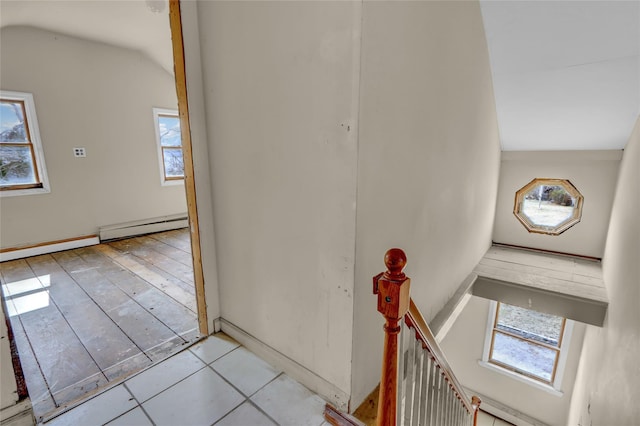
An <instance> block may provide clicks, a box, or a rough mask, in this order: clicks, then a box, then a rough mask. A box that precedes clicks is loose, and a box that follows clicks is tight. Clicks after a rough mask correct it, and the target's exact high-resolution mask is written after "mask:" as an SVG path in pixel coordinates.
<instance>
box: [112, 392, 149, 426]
mask: <svg viewBox="0 0 640 426" xmlns="http://www.w3.org/2000/svg"><path fill="white" fill-rule="evenodd" d="M122 386H123V387H124V388H125V389H126V390H127V392H129V394H130V395H131V396H132V397H133V400H134V401H135V402H136V403H137V404H138V406H137V407H139V408H140V409H141V410H142V412H143V413H144V415H145V416H147V418H148V419H149V421H150V422H151V424H152V425H154V426H155V424H156V423H155V422H154V421H153V419H152V418H151V416H150V415H149V413H147V410H146V409H145V408H144V407H143V406H142V403H141V402H140V401H138V398H136V396H135V395H134V394H133V392H131V389H129V386H127V382H126V381H124V382H122ZM135 409H136V407H133V408H132V409H131V410H129V411H133V410H135ZM129 411H127V413H128V412H129ZM123 415H124V414H123ZM116 418H117V417H116ZM113 420H115V419H113ZM113 420H110V421H113Z"/></svg>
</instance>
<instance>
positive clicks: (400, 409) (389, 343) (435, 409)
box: [373, 248, 480, 426]
mask: <svg viewBox="0 0 640 426" xmlns="http://www.w3.org/2000/svg"><path fill="white" fill-rule="evenodd" d="M406 263H407V257H406V255H405V254H404V252H403V251H402V250H400V249H397V248H394V249H391V250H389V251H387V253H386V254H385V265H386V266H387V271H386V272H383V273H380V274H378V275H376V276H375V277H373V293H374V294H376V295H378V311H379V312H380V313H381V314H382V315H383V316H384V318H385V320H386V323H385V325H384V332H385V338H384V352H383V359H382V376H381V379H380V393H379V400H378V416H377V423H378V425H379V426H392V425H396V426H410V425H421V426H427V425H429V426H475V425H476V421H477V415H478V408H479V406H480V399H479V398H478V397H475V396H474V397H473V398H471V399H470V398H469V397H468V396H467V394H466V392H465V391H464V389H463V388H462V386H461V385H460V383H459V382H458V380H457V379H456V377H455V375H454V374H453V371H452V370H451V367H450V366H449V363H448V362H447V360H446V358H445V356H444V354H443V352H442V350H441V349H440V347H439V345H438V343H437V342H436V340H435V338H434V336H433V333H432V332H431V330H430V329H429V326H428V325H427V323H426V321H425V320H424V317H423V316H422V314H421V313H420V311H419V310H418V308H417V307H416V305H415V304H414V303H413V301H412V300H411V298H410V296H409V289H410V285H411V280H410V279H409V278H408V277H407V276H406V275H405V274H404V272H402V270H403V269H404V267H405V265H406Z"/></svg>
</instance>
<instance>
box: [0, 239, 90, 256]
mask: <svg viewBox="0 0 640 426" xmlns="http://www.w3.org/2000/svg"><path fill="white" fill-rule="evenodd" d="M96 244H100V240H99V239H98V236H97V235H86V236H83V237H77V238H68V239H66V240H57V241H49V242H45V243H39V244H34V245H31V246H26V247H14V248H6V249H2V250H0V262H5V261H7V260H15V259H22V258H25V257H30V256H38V255H40V254H47V253H54V252H57V251H62V250H71V249H75V248H80V247H87V246H93V245H96Z"/></svg>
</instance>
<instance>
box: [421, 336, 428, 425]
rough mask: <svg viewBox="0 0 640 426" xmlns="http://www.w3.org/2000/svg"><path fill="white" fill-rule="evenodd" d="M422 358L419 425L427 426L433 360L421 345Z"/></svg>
mask: <svg viewBox="0 0 640 426" xmlns="http://www.w3.org/2000/svg"><path fill="white" fill-rule="evenodd" d="M420 356H421V357H422V378H421V383H420V414H419V416H418V424H419V425H420V426H425V425H426V423H427V420H426V419H427V412H428V411H427V410H428V408H429V405H428V390H429V374H431V358H430V357H429V353H428V352H427V350H426V349H424V348H423V347H422V345H420Z"/></svg>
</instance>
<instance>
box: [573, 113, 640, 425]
mask: <svg viewBox="0 0 640 426" xmlns="http://www.w3.org/2000/svg"><path fill="white" fill-rule="evenodd" d="M639 199H640V119H638V120H637V121H636V126H635V129H634V131H633V133H632V135H631V138H630V140H629V143H628V144H627V146H626V148H625V150H624V156H623V159H622V164H621V166H620V176H619V178H618V185H617V187H616V191H615V199H614V203H613V210H612V212H611V223H610V224H609V233H608V235H607V243H606V248H605V252H604V258H603V273H604V282H605V285H606V287H607V292H608V295H609V309H608V312H607V318H606V319H605V324H604V327H603V328H597V327H589V329H588V330H587V333H586V336H585V341H584V347H583V350H582V358H581V359H580V367H579V372H578V379H577V380H576V392H575V393H574V398H573V400H572V404H571V412H570V417H569V422H568V423H567V424H568V425H571V426H576V425H593V426H607V425H617V426H633V425H637V424H638V419H640V405H639V404H638V400H640V363H639V362H638V360H639V359H640V310H638V303H640V262H638V260H639V259H640V215H639V214H638V212H639V211H640V201H638V200H639Z"/></svg>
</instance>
